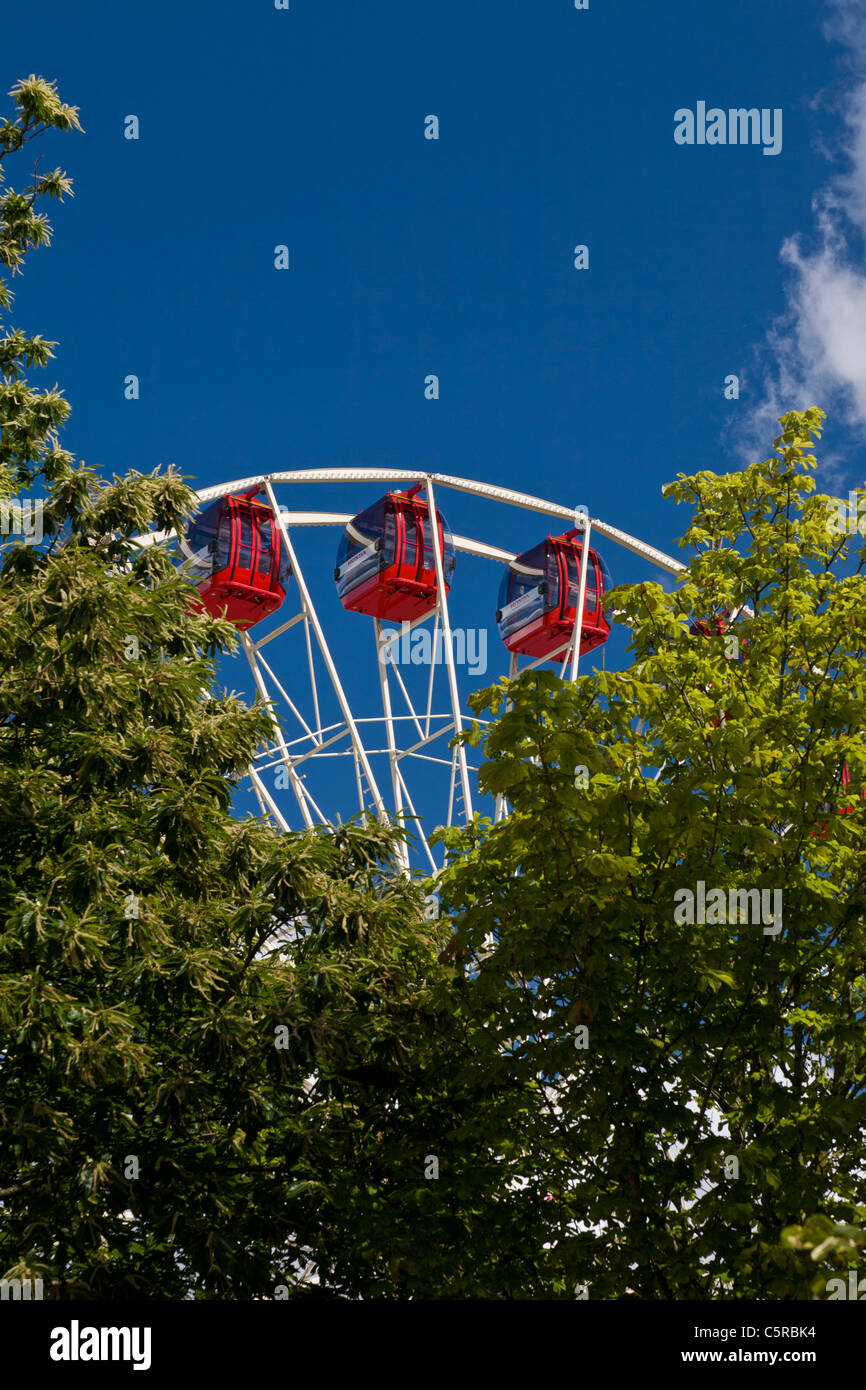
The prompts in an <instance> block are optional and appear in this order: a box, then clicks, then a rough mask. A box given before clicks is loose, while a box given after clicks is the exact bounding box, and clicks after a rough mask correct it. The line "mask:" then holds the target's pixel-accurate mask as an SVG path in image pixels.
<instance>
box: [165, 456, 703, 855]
mask: <svg viewBox="0 0 866 1390" xmlns="http://www.w3.org/2000/svg"><path fill="white" fill-rule="evenodd" d="M409 482H420V483H421V484H422V485H423V487H424V489H425V492H426V498H427V506H428V510H429V514H430V516H431V517H432V516H433V515H434V514H435V512H436V494H435V489H436V488H446V489H452V490H455V491H458V492H465V493H471V494H473V495H474V496H477V497H483V498H487V499H489V500H490V501H495V502H502V503H505V504H506V505H509V506H514V507H519V508H522V509H524V510H527V511H533V512H540V513H542V514H543V515H545V516H548V517H550V518H551V519H553V518H557V519H564V520H568V521H570V522H571V524H572V525H573V526H575V527H577V528H578V529H580V530H581V531H582V533H583V541H584V544H583V546H582V554H581V566H580V578H579V586H578V603H577V614H578V619H577V623H576V625H575V630H574V632H573V633H572V634H571V636H570V637H569V638H568V639H567V641H565V642H564V643H563V644H562V646H561V647H560V648H559V649H558V651H557V652H555V653H554V655H555V656H560V655H561V657H562V667H561V674H562V676H563V678H566V672H568V679H570V680H572V681H574V680H576V679H577V676H578V671H579V664H580V640H579V634H580V615H582V613H583V606H584V602H585V598H586V580H587V564H588V560H589V549H590V537H591V534H592V532H593V531H596V532H598V534H599V535H600V536H602V537H604V538H605V539H606V540H609V541H613V542H614V543H615V544H616V545H620V546H623V547H625V548H626V549H627V550H630V551H632V552H633V553H634V554H636V555H639V556H641V558H642V559H644V560H646V561H648V562H649V563H651V564H652V565H655V566H657V567H658V568H659V569H662V570H666V571H667V572H668V573H671V574H677V573H679V571H681V570H682V569H683V568H684V565H683V564H682V563H681V562H680V561H678V560H675V559H673V558H672V557H671V556H670V555H666V554H665V553H664V551H661V550H657V549H656V547H655V546H651V545H648V544H647V543H646V542H644V541H641V540H638V539H636V538H635V537H634V536H630V535H628V534H627V533H626V532H625V531H621V530H619V529H618V528H617V527H615V526H611V525H609V524H608V523H607V522H603V521H601V520H599V519H598V518H595V519H590V518H589V516H588V515H587V514H586V512H585V511H584V510H583V509H578V510H577V511H576V510H575V509H574V507H565V506H561V505H559V504H558V503H555V502H547V501H545V500H544V499H542V498H540V497H533V496H531V495H530V494H528V493H522V492H516V491H514V490H513V489H511V488H505V487H499V486H498V485H495V484H490V483H479V482H475V481H473V480H471V479H468V478H457V477H452V476H450V475H447V474H440V473H426V472H419V471H417V470H412V469H406V470H399V471H398V470H396V469H377V468H313V469H297V470H293V471H291V472H279V473H267V474H260V475H258V476H256V477H251V478H239V479H236V480H235V481H233V482H229V483H220V484H218V485H217V486H215V487H208V488H202V489H201V490H200V491H199V492H198V493H197V496H198V499H199V501H200V503H201V504H202V505H203V506H205V505H207V504H208V503H210V502H214V501H216V500H217V499H219V498H220V497H225V496H228V495H229V494H233V493H239V492H245V491H247V489H250V488H253V487H255V486H256V485H258V486H259V487H260V488H263V489H264V491H265V493H266V495H267V499H268V503H269V505H270V507H271V510H272V512H273V514H274V517H275V519H276V523H277V526H278V528H279V532H280V537H281V540H282V543H283V545H284V546H285V550H286V555H287V557H288V559H289V562H290V564H291V567H292V578H293V580H294V582H295V584H296V585H297V592H298V596H299V598H300V610H299V612H297V613H295V614H294V616H292V617H290V618H289V619H287V620H285V621H283V622H282V623H280V625H279V626H278V627H277V628H275V629H274V630H273V631H271V632H266V633H265V634H264V635H263V636H262V637H260V638H255V637H254V636H251V635H250V634H248V633H241V634H240V637H241V644H242V648H243V651H244V655H245V656H246V659H247V661H248V663H249V667H250V671H251V673H252V677H253V681H254V682H255V686H256V689H257V690H258V692H259V695H260V696H261V698H262V700H264V701H265V702H267V704H268V709H269V714H270V718H271V724H272V728H273V742H272V743H271V744H269V745H267V746H266V747H265V748H263V749H262V750H260V753H259V756H258V758H257V759H256V762H255V764H254V765H253V766H252V767H250V769H249V776H250V782H251V785H252V788H253V791H254V793H255V795H256V798H257V801H258V804H259V806H260V808H261V810H262V813H263V814H268V813H269V814H270V815H272V816H273V818H274V820H275V821H276V823H277V825H279V826H280V828H281V829H283V830H288V829H289V828H290V822H289V819H288V818H287V816H286V815H285V814H284V811H283V809H282V807H281V806H280V804H279V803H278V802H277V800H276V799H275V797H274V795H273V792H272V791H271V790H270V788H269V787H268V785H267V782H266V780H265V778H264V776H263V774H264V773H268V772H271V771H273V770H274V769H277V770H279V769H280V768H282V769H283V774H282V775H283V776H284V778H285V782H284V785H285V786H286V787H288V788H289V789H290V790H291V792H292V793H293V795H294V799H295V802H296V803H297V807H298V811H299V813H300V817H301V820H302V822H303V824H304V826H306V827H307V828H311V827H312V826H314V825H315V824H317V823H318V824H324V823H327V818H326V816H325V815H324V814H323V813H322V811H321V809H320V807H319V806H318V805H317V803H316V801H315V799H314V796H313V794H312V792H311V791H310V789H309V787H308V786H307V784H306V780H305V777H306V770H307V765H308V764H309V763H310V762H311V760H316V759H324V758H334V757H350V758H351V760H352V764H353V768H354V774H355V775H354V782H355V793H356V797H357V804H358V810H361V811H366V812H369V813H371V814H373V815H376V816H377V817H379V818H380V819H383V820H384V819H387V817H388V815H389V807H388V806H387V805H386V802H385V800H384V799H383V796H382V794H381V792H380V790H379V786H378V783H377V780H376V777H375V774H374V771H373V767H372V763H371V758H373V757H374V756H381V757H384V758H387V762H388V768H389V773H390V782H391V808H390V809H391V810H392V811H393V812H395V813H397V814H398V815H399V814H408V815H409V816H410V817H414V818H415V819H414V822H413V824H412V826H411V828H412V831H413V834H414V835H415V836H416V837H417V839H418V841H419V844H420V848H421V851H422V853H423V855H424V856H425V858H426V860H427V861H428V862H429V865H430V867H431V869H432V870H433V872H434V873H436V872H438V869H439V866H438V865H437V864H436V861H435V859H434V857H433V854H432V851H431V849H430V845H429V843H428V841H427V837H426V834H425V833H424V828H423V826H422V824H421V822H420V821H419V820H418V819H417V813H416V810H415V805H414V802H413V799H412V794H411V791H410V788H409V784H408V781H407V777H406V775H405V774H404V770H403V767H404V765H405V762H406V760H411V759H420V760H423V761H425V762H430V763H437V764H440V765H441V766H443V767H445V768H447V769H448V770H449V776H450V781H449V790H448V796H447V802H446V805H445V815H444V816H443V817H442V820H443V822H444V823H445V824H447V825H452V824H454V823H456V822H458V821H462V822H465V821H467V820H470V819H471V817H472V815H473V798H472V786H471V782H470V776H469V774H470V771H474V769H472V768H470V766H469V763H468V760H467V757H466V748H465V746H464V744H463V743H462V742H461V743H458V744H457V745H456V746H455V747H454V748H453V749H451V750H449V751H450V756H447V757H446V756H442V753H443V751H444V750H443V748H442V744H441V743H439V745H438V747H434V748H433V751H432V752H431V751H430V750H431V746H432V745H434V744H436V742H437V741H438V740H441V739H442V738H443V737H444V736H446V735H448V736H450V737H452V738H453V736H454V735H455V734H459V733H461V731H462V730H463V727H464V719H465V716H464V713H463V707H462V703H461V700H460V691H459V685H458V680H457V671H456V667H455V661H454V647H453V643H452V632H451V625H450V621H449V616H448V596H447V594H446V592H445V583H444V573H443V557H442V548H441V545H440V540H439V528H438V527H437V526H431V528H430V534H431V537H432V541H433V551H434V558H435V567H436V580H437V601H436V605H435V607H434V608H433V609H432V610H431V612H430V613H428V614H426V615H425V616H424V617H423V618H419V619H416V620H415V622H413V623H411V624H408V625H407V624H404V625H403V632H402V633H397V634H395V635H394V636H393V637H391V638H390V639H386V638H385V637H384V635H383V629H382V626H381V624H380V622H379V620H378V619H374V623H373V630H374V637H375V644H376V654H375V656H376V661H377V665H378V668H379V685H380V694H381V700H382V714H381V716H378V715H377V716H374V717H366V718H357V717H356V716H355V715H354V714H353V711H352V708H351V706H350V703H349V699H348V697H347V695H346V692H345V689H344V687H343V684H342V681H341V679H340V674H339V671H338V668H337V664H336V662H335V661H334V658H333V656H332V654H331V651H330V647H329V645H328V641H327V638H326V636H325V630H324V627H323V625H322V621H321V618H320V616H319V613H318V612H317V610H316V606H315V603H314V602H313V599H312V597H311V594H310V590H309V588H308V586H307V583H306V580H305V578H304V574H303V569H302V567H301V564H300V562H299V559H298V555H297V552H296V550H295V547H294V545H293V544H292V535H291V533H292V531H293V530H294V529H295V528H297V527H308V526H334V527H345V526H346V524H347V523H348V522H349V521H351V520H352V517H353V516H354V513H352V512H346V513H343V512H324V511H319V512H309V511H308V512H304V511H290V510H288V509H286V508H283V509H282V510H281V509H280V506H279V504H278V502H277V497H276V493H275V491H274V489H275V487H276V486H283V485H291V484H310V483H331V484H333V483H388V484H394V483H402V484H406V483H409ZM138 539H139V544H141V545H142V546H146V545H151V544H158V543H159V542H161V541H164V540H167V539H170V535H169V533H165V532H155V533H151V534H150V535H147V536H141V537H139V538H138ZM453 540H454V546H455V549H456V550H457V551H459V552H463V553H464V554H468V555H475V556H479V557H481V558H483V559H488V560H493V561H495V562H497V563H499V564H508V563H509V561H511V560H513V559H514V555H513V553H512V552H511V551H508V550H502V549H500V548H499V547H498V546H494V545H489V544H487V543H486V542H483V541H475V540H470V539H469V538H467V537H465V536H457V535H455V536H454V538H453ZM428 622H429V623H431V624H432V627H433V631H432V636H431V643H432V645H431V662H430V675H429V679H428V683H427V698H426V707H425V708H424V709H423V710H419V709H418V708H416V705H415V703H413V701H412V699H411V697H410V694H409V691H408V690H407V688H406V683H405V681H404V680H403V677H402V675H401V674H400V670H399V664H398V662H397V661H396V660H395V655H394V651H393V648H394V646H395V644H396V643H397V642H398V641H400V640H402V638H403V634H404V633H406V632H409V631H411V630H412V629H414V628H415V627H417V626H418V624H419V623H428ZM299 624H302V625H303V632H304V643H305V650H306V658H307V676H308V680H309V695H310V700H311V705H312V718H311V720H310V719H307V718H305V717H304V715H303V714H302V712H301V710H300V709H299V708H298V705H297V703H296V702H295V700H294V699H293V698H292V695H291V694H290V692H289V691H287V690H286V689H285V688H284V686H283V684H282V682H281V681H280V679H279V678H278V677H277V675H276V673H275V672H274V670H273V668H272V666H271V665H270V663H269V662H268V660H267V658H266V657H264V656H263V655H262V652H263V649H264V648H265V647H266V646H267V645H268V644H269V643H271V642H273V641H274V640H275V639H276V638H279V637H281V636H283V634H285V633H287V632H288V631H289V630H290V629H291V628H293V627H295V626H296V625H299ZM440 633H441V643H442V648H443V653H444V659H445V668H446V678H447V706H446V708H445V709H444V710H437V709H434V702H435V701H434V693H435V673H436V664H437V663H436V660H435V657H436V653H437V651H438V647H437V642H438V640H439V636H438V635H439V634H440ZM316 655H318V658H319V661H320V662H321V664H322V665H323V667H324V672H325V677H326V679H327V682H328V684H329V685H330V687H331V690H332V692H333V695H334V697H335V698H336V701H337V704H338V706H339V709H340V713H341V719H340V720H339V721H337V722H336V723H331V724H327V725H323V723H322V718H321V714H320V696H319V687H318V684H317V678H316V660H315V658H316ZM548 659H549V658H542V659H541V660H538V661H533V662H529V663H528V664H527V665H526V666H525V667H524V668H523V669H525V670H528V669H530V668H531V667H535V666H538V665H541V664H542V661H543V660H548ZM509 670H510V675H511V676H512V677H514V676H515V675H516V674H517V671H518V661H517V657H516V655H514V654H512V656H511V661H510V668H509ZM392 680H393V686H392ZM395 687H396V688H395ZM296 693H297V692H296ZM395 699H397V700H399V701H401V702H402V703H405V705H406V710H407V712H406V713H405V714H402V713H401V714H396V713H395V712H394V701H395ZM278 709H280V710H282V713H283V718H282V720H281V719H280V717H279V715H278V713H277V710H278ZM287 715H288V716H290V718H289V720H288V723H289V724H292V723H293V724H294V725H295V726H298V727H300V729H301V730H302V732H301V733H300V734H297V735H295V736H291V733H290V731H288V730H287V719H286V716H287ZM479 722H480V721H479ZM368 725H369V726H376V725H381V726H383V728H384V747H378V746H376V747H368V746H367V744H366V743H365V741H364V737H362V726H364V728H366V726H368ZM404 728H405V729H407V730H408V735H409V736H408V739H405V740H404V739H403V738H402V737H401V735H402V731H403V729H404ZM287 732H289V737H288V738H287ZM404 743H405V745H406V746H403V745H404ZM347 744H348V746H347ZM507 809H508V807H507V803H506V801H505V798H504V797H502V796H498V797H497V798H496V809H495V818H496V819H497V820H499V819H501V818H502V816H504V815H505V814H507ZM347 813H349V814H351V812H350V811H349V809H348V805H347ZM401 860H402V862H403V864H404V867H405V868H406V869H408V867H409V855H408V850H407V849H406V848H405V847H404V848H403V850H402V851H401Z"/></svg>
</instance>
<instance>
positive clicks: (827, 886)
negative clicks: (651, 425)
mask: <svg viewBox="0 0 866 1390" xmlns="http://www.w3.org/2000/svg"><path fill="white" fill-rule="evenodd" d="M821 419H822V412H821V411H819V410H816V409H812V410H808V411H806V412H805V413H804V414H796V413H791V414H789V415H787V416H785V417H784V418H783V419H782V420H781V422H780V423H781V426H782V433H781V434H780V436H779V438H778V439H777V440H776V441H775V446H774V447H775V452H774V454H773V456H772V457H771V458H769V459H768V460H766V461H764V462H762V463H757V464H754V465H752V466H750V467H748V468H746V469H744V470H743V471H741V472H736V473H729V474H725V475H721V476H718V475H716V474H714V473H710V472H701V473H698V474H696V475H694V476H692V477H685V476H683V475H680V477H679V479H678V481H677V482H676V483H675V484H672V485H671V486H670V487H669V488H668V490H667V491H668V493H669V495H670V496H672V497H673V498H674V499H675V500H676V501H677V502H680V503H683V504H686V505H688V506H689V508H690V509H691V512H692V520H691V522H690V524H689V526H688V529H687V530H686V532H685V535H684V537H683V539H682V542H681V544H682V546H683V547H684V548H685V549H686V550H687V551H688V563H687V567H686V569H685V571H684V572H683V573H682V574H681V575H680V576H679V579H678V582H677V583H676V586H675V587H674V588H673V592H666V591H665V590H664V589H662V588H661V587H660V586H659V585H657V584H654V583H644V584H638V585H632V586H622V587H620V588H619V589H617V590H616V592H615V594H614V600H613V602H614V606H615V608H616V609H617V610H619V620H620V621H623V622H626V623H627V624H628V625H629V626H630V627H631V629H632V642H631V652H632V662H631V664H630V665H629V667H628V668H627V669H626V670H624V671H621V672H609V671H607V672H605V671H601V670H595V671H593V672H592V673H590V674H588V675H583V676H581V677H580V678H579V680H578V681H577V683H576V684H574V685H572V684H569V683H565V682H563V681H561V680H559V679H558V678H557V677H556V676H554V675H553V674H551V673H549V672H544V671H542V672H535V673H533V674H527V675H526V676H524V677H522V678H520V679H518V680H517V681H516V682H515V683H513V684H508V683H507V682H503V683H502V684H501V685H499V686H496V687H493V688H492V689H491V690H489V691H487V692H485V693H482V694H480V695H479V696H478V697H476V708H477V711H478V712H482V711H485V710H487V711H489V712H491V713H492V714H493V715H494V716H495V719H494V722H493V724H492V726H490V727H489V728H488V729H487V730H486V733H485V736H484V750H485V753H486V756H487V759H488V761H487V762H486V764H485V765H484V767H483V769H482V772H481V778H482V783H483V785H484V787H485V788H486V789H487V790H488V791H489V792H501V793H504V794H505V795H506V796H507V798H508V801H509V803H510V807H511V814H510V816H509V817H508V818H507V819H505V820H504V821H502V822H500V823H498V824H496V825H495V826H487V827H483V826H472V827H469V828H468V829H467V830H465V831H463V832H458V831H455V832H451V833H449V836H448V839H449V843H450V847H451V853H452V862H451V867H450V869H449V871H448V873H447V874H446V875H445V878H444V880H443V883H442V885H441V889H442V901H443V904H444V906H445V907H446V909H447V910H448V911H450V912H451V913H454V914H459V921H460V927H459V932H458V941H459V944H460V946H461V948H462V949H463V950H464V951H466V952H468V956H467V957H466V959H467V981H468V982H467V986H466V988H467V994H468V999H469V1007H471V1000H472V998H473V997H476V998H477V1000H478V1007H479V1010H480V1011H489V1010H491V1009H492V1012H493V1016H494V1018H495V1020H496V1022H495V1028H496V1031H497V1035H498V1038H499V1040H500V1045H501V1047H502V1048H503V1050H510V1052H511V1055H512V1057H513V1059H514V1067H515V1069H518V1070H520V1071H522V1073H523V1074H524V1075H525V1076H526V1077H530V1076H535V1077H543V1078H545V1080H546V1084H547V1087H548V1095H549V1102H550V1107H549V1115H548V1117H547V1120H546V1122H545V1123H543V1124H542V1125H541V1127H540V1128H539V1129H538V1130H537V1131H536V1132H535V1133H534V1134H533V1136H532V1138H531V1140H530V1149H531V1152H532V1153H533V1156H534V1158H535V1160H536V1169H535V1171H536V1173H537V1174H538V1175H540V1176H541V1175H543V1180H544V1181H545V1182H546V1183H547V1185H548V1186H549V1188H550V1189H551V1190H553V1191H554V1192H556V1194H557V1204H556V1205H557V1218H558V1220H559V1226H560V1231H561V1235H560V1236H559V1237H558V1238H554V1239H552V1241H551V1251H550V1270H551V1272H550V1275H549V1279H548V1283H549V1286H550V1287H557V1286H559V1284H561V1285H562V1286H563V1287H567V1286H568V1285H569V1284H571V1283H574V1282H579V1283H581V1284H585V1285H588V1287H589V1297H590V1298H605V1299H615V1298H624V1297H630V1296H640V1297H645V1298H670V1299H687V1298H718V1297H726V1296H728V1297H756V1298H789V1297H796V1296H803V1297H808V1296H809V1295H810V1293H811V1294H814V1292H815V1290H814V1288H812V1284H811V1280H812V1277H813V1275H814V1266H813V1267H812V1270H811V1271H810V1270H808V1269H806V1268H805V1266H804V1263H803V1260H802V1258H800V1257H799V1256H798V1255H797V1252H796V1249H795V1248H794V1244H793V1243H792V1238H791V1237H790V1235H789V1237H788V1238H786V1240H785V1241H783V1240H782V1232H783V1231H784V1230H786V1229H787V1228H789V1227H793V1226H797V1225H800V1224H802V1223H804V1222H806V1221H807V1220H808V1219H809V1218H811V1217H813V1216H815V1215H816V1214H818V1213H821V1214H824V1215H825V1217H826V1218H827V1219H828V1220H829V1219H830V1218H832V1220H833V1221H837V1222H841V1223H843V1224H844V1223H851V1222H855V1223H856V1222H858V1221H860V1220H861V1219H862V1216H863V1214H864V1210H866V1179H864V1177H863V1175H862V1138H863V1129H864V1117H866V1030H864V1014H866V990H864V986H866V923H864V906H866V860H864V847H866V839H864V836H866V819H864V813H863V809H862V808H863V806H864V805H866V803H864V802H863V801H862V800H861V790H862V791H866V741H864V736H863V730H864V727H866V667H864V656H866V579H864V577H863V573H862V571H863V566H864V561H866V547H864V543H863V541H862V539H861V537H860V535H859V534H858V533H857V532H856V530H853V529H850V528H849V530H848V531H846V530H842V529H840V527H839V526H838V513H837V510H836V508H835V507H834V506H833V505H831V503H830V501H829V499H826V498H820V497H818V496H816V495H815V494H814V487H815V483H814V479H813V477H812V472H813V470H814V468H815V467H816V461H815V457H814V454H813V452H812V450H813V447H814V446H813V439H814V438H815V437H817V436H818V435H819V434H820V422H821ZM726 610H727V613H728V615H729V616H728V617H727V619H725V611H726ZM696 621H699V622H700V621H702V622H704V623H705V624H706V635H701V634H700V633H698V634H697V635H696V634H694V633H692V632H690V630H689V629H690V626H691V625H692V624H693V623H695V622H696ZM720 621H723V622H725V629H724V631H722V628H721V626H719V625H718V624H719V623H720ZM471 737H474V738H476V739H479V740H480V738H481V735H480V733H476V734H474V735H471ZM846 766H847V773H845V772H844V769H845V768H846ZM700 884H703V885H704V888H703V894H704V898H705V900H706V901H707V906H706V909H705V911H704V913H703V914H702V913H701V912H700V910H699V907H698V903H699V900H700V894H701V889H700V887H699V885H700ZM711 890H720V891H716V892H714V893H713V894H712V897H710V894H711ZM731 890H739V891H738V895H737V896H736V897H734V898H731V896H730V894H731ZM756 890H757V891H756ZM740 892H741V893H742V896H740ZM762 893H766V898H765V899H762V898H761V894H762ZM747 894H750V895H751V896H747ZM776 894H778V895H779V896H775V895H776ZM690 904H691V909H692V910H691V912H690ZM764 907H766V909H767V910H768V911H767V915H758V914H759V912H760V910H761V909H762V908H764ZM774 907H777V908H778V909H779V910H777V911H776V919H775V921H773V920H772V918H771V917H770V915H769V914H770V913H771V912H772V911H773V908H774ZM491 941H492V942H494V945H493V947H492V948H491V945H490V943H491Z"/></svg>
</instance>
